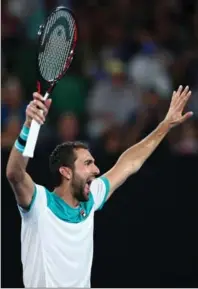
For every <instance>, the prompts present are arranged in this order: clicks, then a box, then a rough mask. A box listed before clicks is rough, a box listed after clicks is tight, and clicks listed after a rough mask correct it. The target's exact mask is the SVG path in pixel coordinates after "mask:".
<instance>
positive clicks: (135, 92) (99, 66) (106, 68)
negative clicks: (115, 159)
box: [1, 0, 198, 161]
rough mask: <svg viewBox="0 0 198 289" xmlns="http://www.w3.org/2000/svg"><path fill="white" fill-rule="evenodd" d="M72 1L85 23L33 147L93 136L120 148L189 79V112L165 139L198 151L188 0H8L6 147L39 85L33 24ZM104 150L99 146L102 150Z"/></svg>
mask: <svg viewBox="0 0 198 289" xmlns="http://www.w3.org/2000/svg"><path fill="white" fill-rule="evenodd" d="M60 4H61V5H65V6H68V7H71V8H72V9H73V10H74V11H75V14H76V17H77V20H78V26H79V40H78V47H77V50H76V55H75V58H74V61H73V63H72V66H71V68H70V69H69V71H68V73H67V74H66V76H65V77H64V78H63V79H62V80H61V81H60V83H59V84H58V85H57V87H56V88H55V90H54V91H53V95H52V99H53V101H52V106H51V109H50V113H49V116H48V119H47V121H46V124H45V125H44V126H43V128H42V130H41V134H40V137H39V143H38V147H37V149H38V150H39V151H40V152H42V151H45V152H46V151H49V152H50V150H52V149H53V147H54V145H56V144H57V143H59V142H62V141H67V140H75V139H81V140H84V141H88V142H89V143H90V146H91V148H92V150H93V151H94V150H95V151H97V152H98V154H101V161H102V157H103V156H104V154H105V153H106V154H107V156H108V158H109V159H110V158H111V155H117V154H119V153H120V152H122V151H123V150H124V149H126V148H127V147H128V146H130V145H132V144H134V143H136V142H137V141H138V140H140V139H141V138H142V137H144V136H145V135H146V134H148V133H149V132H151V131H152V129H154V128H155V126H156V125H157V124H158V123H159V122H160V121H161V120H162V119H163V117H164V116H165V113H166V111H167V109H168V105H169V102H170V98H171V95H172V91H173V90H174V89H176V88H177V86H178V85H180V84H183V85H187V84H188V85H190V88H191V90H192V98H191V100H190V102H189V105H188V109H190V110H192V111H193V112H194V117H193V119H192V120H191V121H188V122H187V123H186V124H184V125H182V126H180V127H179V128H177V129H175V130H174V131H173V132H171V133H170V134H169V136H168V137H167V139H166V142H165V144H164V145H165V148H166V151H167V152H169V153H171V154H177V155H181V156H182V155H193V154H198V2H197V1H193V0H189V1H185V0H166V1H163V0H139V1H136V0H83V1H80V0H78V1H77V0H73V1H72V0H70V1H69V0H62V1H61V0H34V1H29V0H7V1H2V55H1V56H2V106H1V115H2V118H1V120H2V139H1V145H2V148H3V149H6V150H7V149H8V150H9V149H10V148H11V147H12V145H13V143H14V141H15V139H16V138H17V136H18V134H19V132H20V130H21V126H22V123H23V122H24V119H25V107H26V105H27V104H28V102H29V101H30V100H31V98H32V93H33V92H34V91H35V90H36V77H37V75H36V47H37V30H38V27H39V26H40V24H41V23H43V22H44V20H45V17H46V15H47V14H48V13H49V12H50V11H51V9H52V8H53V7H55V6H56V5H60ZM99 152H100V153H99Z"/></svg>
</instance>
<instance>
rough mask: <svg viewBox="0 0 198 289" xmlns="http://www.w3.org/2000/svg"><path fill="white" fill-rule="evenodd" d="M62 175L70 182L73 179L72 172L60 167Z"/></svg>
mask: <svg viewBox="0 0 198 289" xmlns="http://www.w3.org/2000/svg"><path fill="white" fill-rule="evenodd" d="M59 172H60V174H61V175H62V176H63V177H64V178H65V179H67V180H68V181H69V180H71V178H72V170H71V169H70V168H68V167H60V168H59Z"/></svg>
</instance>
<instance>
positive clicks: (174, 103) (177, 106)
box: [165, 85, 193, 128]
mask: <svg viewBox="0 0 198 289" xmlns="http://www.w3.org/2000/svg"><path fill="white" fill-rule="evenodd" d="M190 96H191V91H190V90H189V87H188V86H186V87H185V89H183V86H181V85H180V86H179V88H178V90H177V91H174V92H173V95H172V100H171V103H170V107H169V110H168V113H167V115H166V117H165V122H167V123H168V124H169V125H170V127H171V128H172V127H175V126H177V125H179V124H181V123H183V122H184V121H186V120H187V119H189V118H190V117H191V116H192V115H193V112H187V113H185V114H183V111H184V108H185V106H186V103H187V102H188V100H189V98H190Z"/></svg>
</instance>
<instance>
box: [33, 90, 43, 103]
mask: <svg viewBox="0 0 198 289" xmlns="http://www.w3.org/2000/svg"><path fill="white" fill-rule="evenodd" d="M33 98H34V99H38V100H40V101H42V102H43V101H44V98H43V96H42V95H41V94H40V93H38V92H34V93H33Z"/></svg>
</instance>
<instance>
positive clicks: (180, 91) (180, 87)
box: [177, 85, 183, 96]
mask: <svg viewBox="0 0 198 289" xmlns="http://www.w3.org/2000/svg"><path fill="white" fill-rule="evenodd" d="M182 90H183V86H182V85H180V86H179V87H178V89H177V96H180V95H181V93H182Z"/></svg>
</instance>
